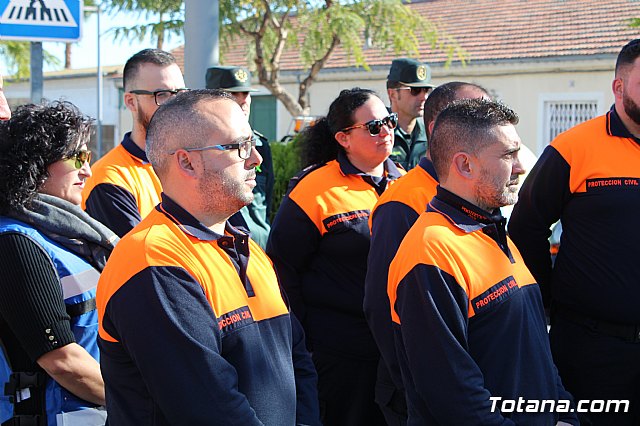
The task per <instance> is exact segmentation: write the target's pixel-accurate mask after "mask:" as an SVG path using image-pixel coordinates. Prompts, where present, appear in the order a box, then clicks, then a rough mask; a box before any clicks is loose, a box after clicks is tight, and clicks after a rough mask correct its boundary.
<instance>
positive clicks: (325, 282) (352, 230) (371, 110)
mask: <svg viewBox="0 0 640 426" xmlns="http://www.w3.org/2000/svg"><path fill="white" fill-rule="evenodd" d="M396 125H397V116H396V115H395V114H391V115H389V112H388V111H387V109H386V108H385V106H384V103H383V102H382V101H381V100H380V98H379V97H378V96H377V95H376V94H375V92H373V91H371V90H367V89H360V88H354V89H350V90H343V91H342V92H341V93H340V95H339V96H338V98H337V99H336V100H334V101H333V103H332V104H331V106H330V107H329V113H328V114H327V117H325V118H322V119H320V120H319V121H318V122H317V123H316V124H315V125H314V126H312V127H309V128H307V129H306V130H305V131H304V133H303V134H302V137H303V151H304V157H305V158H306V164H309V165H310V166H309V167H307V168H306V169H305V170H303V171H302V172H301V174H300V175H298V176H297V177H295V178H293V179H292V181H291V184H290V188H291V187H292V186H293V188H292V189H290V191H289V193H288V194H287V195H286V196H285V198H284V200H283V202H282V204H281V206H280V209H279V211H278V214H277V215H276V218H275V220H274V222H273V225H272V228H271V236H270V238H269V242H268V244H267V252H268V253H269V255H270V256H271V258H272V259H273V262H274V265H275V267H276V270H277V272H278V276H279V278H280V281H281V283H282V286H283V287H284V289H285V290H286V293H287V296H288V298H289V301H290V303H291V307H292V309H293V312H294V313H295V314H296V315H297V317H298V318H299V319H300V321H301V322H302V324H303V325H304V328H305V332H306V336H307V346H308V347H309V349H310V350H311V351H312V354H313V361H314V363H315V365H316V369H317V371H318V393H319V398H320V409H321V413H322V420H323V423H324V424H325V426H334V425H365V424H366V425H384V424H385V423H384V418H383V417H382V414H381V413H380V411H379V409H378V406H377V405H376V403H375V402H374V385H375V381H376V369H377V364H378V359H379V356H380V355H379V352H378V349H377V347H376V344H375V342H374V340H373V338H372V336H371V333H370V331H369V328H368V326H367V322H366V320H365V317H364V313H363V310H362V302H363V298H364V280H365V275H366V267H367V254H368V252H369V237H370V233H369V227H368V219H369V211H370V210H371V208H373V206H374V205H375V203H376V201H377V200H378V197H379V196H380V194H382V193H383V191H384V190H385V189H386V188H387V186H388V185H389V184H390V183H391V182H392V181H393V180H395V179H396V178H398V177H400V175H401V172H400V171H399V170H398V168H396V166H395V165H394V163H393V162H392V161H390V160H388V157H389V154H390V153H391V149H392V148H393V129H394V128H395V126H396Z"/></svg>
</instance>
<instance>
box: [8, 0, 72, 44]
mask: <svg viewBox="0 0 640 426" xmlns="http://www.w3.org/2000/svg"><path fill="white" fill-rule="evenodd" d="M0 13H1V15H0V39H3V40H28V41H78V40H80V37H81V35H82V32H81V29H80V25H81V23H82V0H0Z"/></svg>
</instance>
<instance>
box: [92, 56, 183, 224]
mask: <svg viewBox="0 0 640 426" xmlns="http://www.w3.org/2000/svg"><path fill="white" fill-rule="evenodd" d="M122 79H123V85H124V92H125V93H124V104H125V105H126V107H127V108H128V109H129V110H130V111H131V115H132V116H133V129H132V130H131V132H129V133H127V134H125V135H124V139H123V140H122V143H121V144H120V145H118V146H117V147H115V148H114V149H113V150H111V151H110V152H109V153H107V154H106V155H105V156H104V157H102V158H101V159H100V160H99V161H97V162H96V163H95V164H94V165H93V166H92V167H91V169H92V171H93V176H92V177H91V178H89V179H88V180H87V182H86V186H85V188H84V191H83V201H82V207H83V208H84V209H85V210H86V212H87V213H89V215H91V216H93V217H94V218H95V219H97V220H99V221H100V222H102V223H103V224H105V225H106V226H107V227H109V228H111V230H113V232H115V233H116V234H118V236H120V237H122V236H123V235H124V234H126V233H127V232H129V231H130V230H131V228H133V227H134V226H135V225H136V224H138V222H140V220H141V219H142V218H144V217H145V216H146V215H147V214H148V213H149V212H150V211H151V210H152V209H153V208H154V207H155V206H156V205H157V204H158V203H159V202H160V193H161V192H162V185H160V181H159V180H158V177H157V176H156V174H155V172H154V170H153V169H152V167H151V164H150V163H149V161H148V159H147V156H146V154H145V152H144V147H145V139H146V137H147V127H148V126H149V122H150V120H151V116H152V115H153V114H154V113H155V112H156V110H157V109H158V107H159V106H160V105H162V104H163V103H165V102H166V101H167V100H169V99H171V98H172V97H173V96H175V95H176V94H177V93H179V92H182V91H185V90H187V89H186V88H185V87H184V78H183V77H182V72H181V71H180V68H179V67H178V65H177V64H176V60H175V58H174V57H173V55H171V54H170V53H168V52H165V51H162V50H159V49H144V50H141V51H140V52H138V53H136V54H135V55H133V56H132V57H131V58H129V60H128V61H127V63H126V64H125V66H124V71H123V77H122Z"/></svg>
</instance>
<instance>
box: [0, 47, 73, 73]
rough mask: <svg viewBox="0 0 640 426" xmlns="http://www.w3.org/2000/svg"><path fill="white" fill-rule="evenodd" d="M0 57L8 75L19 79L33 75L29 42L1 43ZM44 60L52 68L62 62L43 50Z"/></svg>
mask: <svg viewBox="0 0 640 426" xmlns="http://www.w3.org/2000/svg"><path fill="white" fill-rule="evenodd" d="M0 55H2V57H3V58H4V61H5V63H6V65H7V71H8V73H9V74H10V75H11V76H12V77H13V78H17V79H23V78H29V76H30V75H31V43H30V42H28V41H0ZM42 55H43V60H44V62H45V63H46V64H48V65H52V66H58V65H60V60H59V59H58V58H56V57H55V55H52V54H51V53H49V52H47V51H46V50H43V52H42Z"/></svg>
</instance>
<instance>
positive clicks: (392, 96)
mask: <svg viewBox="0 0 640 426" xmlns="http://www.w3.org/2000/svg"><path fill="white" fill-rule="evenodd" d="M387 96H389V103H390V104H391V105H393V103H394V102H397V100H398V90H396V89H387Z"/></svg>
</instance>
